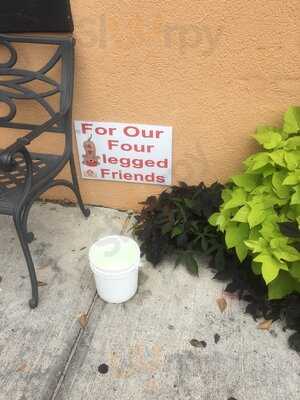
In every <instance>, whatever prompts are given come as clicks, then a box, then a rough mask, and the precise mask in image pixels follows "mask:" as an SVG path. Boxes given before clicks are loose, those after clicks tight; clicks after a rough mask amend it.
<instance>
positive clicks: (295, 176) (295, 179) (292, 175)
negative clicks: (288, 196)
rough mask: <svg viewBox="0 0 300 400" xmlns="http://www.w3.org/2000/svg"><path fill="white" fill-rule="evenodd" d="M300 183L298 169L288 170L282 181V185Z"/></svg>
mask: <svg viewBox="0 0 300 400" xmlns="http://www.w3.org/2000/svg"><path fill="white" fill-rule="evenodd" d="M298 183H300V169H296V170H295V171H293V172H289V174H288V176H287V177H286V178H285V179H284V181H283V182H282V184H283V185H291V186H292V185H297V184H298Z"/></svg>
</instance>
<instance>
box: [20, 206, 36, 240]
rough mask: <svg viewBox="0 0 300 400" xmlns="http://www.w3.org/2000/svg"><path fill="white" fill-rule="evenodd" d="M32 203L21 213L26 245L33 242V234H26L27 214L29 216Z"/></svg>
mask: <svg viewBox="0 0 300 400" xmlns="http://www.w3.org/2000/svg"><path fill="white" fill-rule="evenodd" d="M32 203H33V202H30V203H29V205H28V206H27V207H26V208H25V209H24V210H23V213H22V224H23V227H24V231H25V237H26V240H27V243H32V242H33V241H34V240H35V236H34V233H33V232H28V225H27V221H28V214H29V211H30V208H31V206H32Z"/></svg>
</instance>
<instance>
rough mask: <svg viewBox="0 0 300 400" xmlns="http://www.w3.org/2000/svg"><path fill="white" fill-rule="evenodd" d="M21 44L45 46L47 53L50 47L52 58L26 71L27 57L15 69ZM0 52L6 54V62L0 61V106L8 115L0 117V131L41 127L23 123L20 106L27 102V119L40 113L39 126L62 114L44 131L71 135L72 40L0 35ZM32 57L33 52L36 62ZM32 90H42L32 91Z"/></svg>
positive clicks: (68, 38)
mask: <svg viewBox="0 0 300 400" xmlns="http://www.w3.org/2000/svg"><path fill="white" fill-rule="evenodd" d="M21 44H30V46H34V45H40V46H43V45H45V46H47V50H48V48H49V47H51V51H52V50H53V51H52V55H51V56H50V59H48V60H47V62H46V63H45V64H44V65H43V66H41V67H40V66H39V67H38V68H37V69H35V70H32V69H30V63H31V60H30V55H29V56H28V59H27V58H26V63H25V66H22V67H18V66H17V64H18V57H19V53H22V45H21ZM1 48H2V50H6V51H5V53H8V59H7V60H5V61H4V62H3V61H2V60H1V61H0V103H4V104H5V105H6V108H7V110H8V111H7V114H6V115H1V116H0V127H4V128H14V129H25V130H32V129H34V128H37V127H38V126H40V125H41V123H37V122H36V121H29V120H28V115H26V118H25V120H23V115H22V112H21V108H22V103H24V102H25V101H31V102H32V103H33V105H34V111H33V112H32V113H31V116H32V114H38V113H39V111H37V110H38V109H41V115H42V114H43V115H45V118H44V120H43V121H42V123H44V122H46V121H48V120H50V119H51V118H53V117H54V116H55V115H57V113H61V114H62V116H63V117H62V119H61V120H60V122H59V123H56V124H55V125H53V127H51V128H50V129H48V130H47V131H49V132H56V133H64V134H66V135H71V132H72V129H71V118H72V116H71V110H72V98H73V80H74V39H73V38H71V37H65V38H59V39H58V38H54V37H53V38H52V37H47V38H46V37H36V36H33V37H31V36H17V35H14V36H12V35H0V54H1ZM32 49H33V47H32ZM27 50H28V49H27ZM27 53H28V52H27ZM27 55H28V54H27ZM36 55H37V52H35V51H34V52H33V55H32V57H33V58H36ZM1 59H2V57H1ZM33 61H34V60H33ZM23 64H24V63H23ZM27 64H28V66H27ZM53 75H54V77H53ZM57 76H59V78H58V79H57ZM35 86H43V88H42V89H40V88H38V89H36V87H35ZM51 99H52V100H51ZM54 103H55V104H54ZM19 109H20V113H19V114H18V111H19ZM27 114H28V113H27ZM29 116H30V113H29ZM29 119H30V118H29Z"/></svg>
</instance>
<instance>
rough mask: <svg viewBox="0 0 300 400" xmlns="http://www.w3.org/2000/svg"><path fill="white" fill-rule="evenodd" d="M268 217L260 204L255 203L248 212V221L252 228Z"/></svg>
mask: <svg viewBox="0 0 300 400" xmlns="http://www.w3.org/2000/svg"><path fill="white" fill-rule="evenodd" d="M265 218H266V210H265V209H263V208H261V207H260V206H257V205H254V206H253V207H252V208H251V210H250V212H249V214H248V223H249V226H250V228H254V227H255V226H256V225H259V224H261V223H262V222H263V221H264V220H265Z"/></svg>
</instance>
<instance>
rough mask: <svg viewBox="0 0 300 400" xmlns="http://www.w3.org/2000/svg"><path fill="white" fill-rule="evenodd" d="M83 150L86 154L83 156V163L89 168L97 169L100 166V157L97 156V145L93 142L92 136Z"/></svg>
mask: <svg viewBox="0 0 300 400" xmlns="http://www.w3.org/2000/svg"><path fill="white" fill-rule="evenodd" d="M83 148H84V151H85V154H83V155H82V157H83V161H82V163H83V164H84V165H86V166H87V167H97V165H99V164H100V157H99V156H97V150H96V145H95V143H94V142H93V141H92V135H91V136H90V137H89V138H88V140H86V141H85V142H83Z"/></svg>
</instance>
